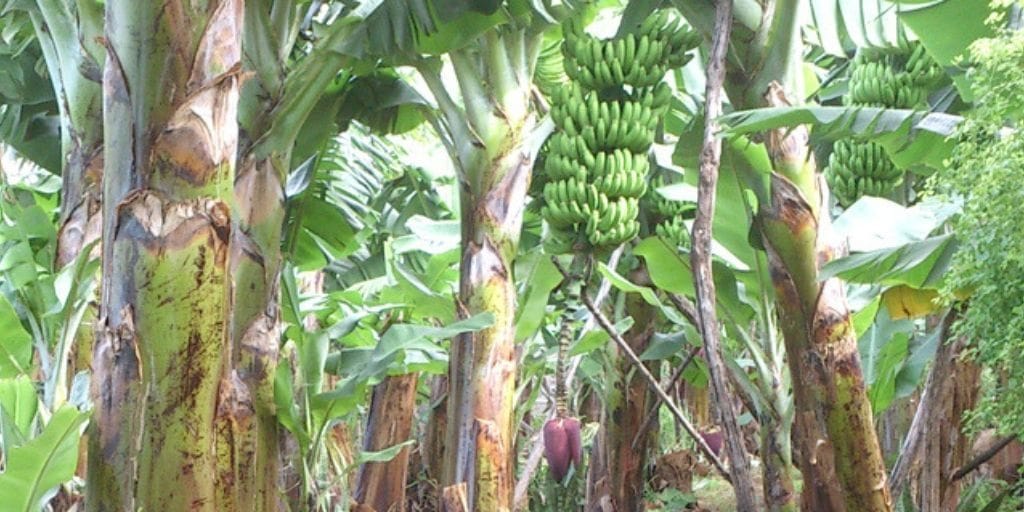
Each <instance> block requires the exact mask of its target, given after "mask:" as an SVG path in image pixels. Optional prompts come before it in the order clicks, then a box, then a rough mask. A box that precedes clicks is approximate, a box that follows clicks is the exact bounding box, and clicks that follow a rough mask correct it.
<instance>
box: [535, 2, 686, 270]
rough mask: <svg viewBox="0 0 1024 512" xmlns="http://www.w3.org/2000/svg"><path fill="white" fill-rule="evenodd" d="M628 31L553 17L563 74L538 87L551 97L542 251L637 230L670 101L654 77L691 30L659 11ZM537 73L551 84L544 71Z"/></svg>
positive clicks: (679, 60) (616, 241) (606, 241)
mask: <svg viewBox="0 0 1024 512" xmlns="http://www.w3.org/2000/svg"><path fill="white" fill-rule="evenodd" d="M634 29H635V30H633V31H632V32H631V33H629V34H626V35H624V36H622V37H618V38H614V39H598V38H596V37H593V36H591V35H589V34H587V33H586V31H585V30H584V29H583V27H582V26H581V25H580V24H579V23H577V22H576V21H572V20H570V21H568V22H566V23H565V24H564V25H563V30H562V33H563V35H564V41H563V42H562V43H561V46H560V53H561V61H562V65H563V68H564V76H565V77H567V78H568V80H567V81H562V82H558V83H557V87H545V88H547V89H550V93H548V92H545V91H542V92H545V94H546V95H548V96H549V97H550V98H551V110H550V112H551V119H552V120H553V121H554V123H555V133H554V134H553V135H552V136H551V137H550V138H549V139H548V140H547V142H546V143H545V145H544V148H543V150H542V162H543V163H542V164H540V165H541V167H540V169H541V173H542V176H541V181H543V187H542V188H543V191H542V192H541V195H542V197H543V206H542V208H541V215H542V216H543V217H544V219H545V220H546V221H547V223H548V226H549V228H550V231H551V235H550V238H551V242H550V243H549V244H548V246H547V248H548V250H551V251H555V252H562V251H570V250H578V249H580V248H590V249H597V250H603V249H608V248H613V247H615V246H618V245H620V244H622V243H624V242H627V241H629V240H630V239H632V238H634V237H635V236H637V234H639V232H640V222H638V220H637V217H638V216H639V215H640V200H641V198H642V197H644V195H645V194H646V193H647V190H648V183H647V175H648V173H649V172H650V168H651V165H650V160H649V159H648V151H649V150H650V147H651V144H652V143H653V142H654V137H655V132H656V131H657V129H658V124H659V123H660V122H661V119H662V118H663V117H664V116H665V114H666V113H667V112H668V109H669V108H670V107H671V103H672V99H673V92H672V88H671V87H670V86H669V85H668V84H666V83H664V82H663V79H664V77H665V73H667V72H668V70H669V69H672V68H677V67H680V66H682V65H684V64H686V62H688V61H689V60H690V58H692V56H691V55H690V54H691V53H692V52H690V50H692V49H693V48H696V47H697V45H699V44H700V41H701V36H700V35H699V34H697V33H696V32H694V31H693V30H691V29H690V28H689V27H687V26H685V25H684V24H683V23H682V22H681V21H679V20H674V19H672V18H671V17H670V16H669V15H668V13H667V12H666V11H658V12H657V13H655V14H654V15H652V16H650V17H648V18H647V19H646V20H644V21H643V22H642V23H640V24H639V25H638V26H636V27H634ZM545 66H547V65H546V64H545ZM544 73H545V77H546V78H545V80H546V81H548V82H556V80H555V78H556V77H555V73H553V72H552V70H550V69H545V70H544ZM556 89H557V90H556ZM538 187H540V185H538Z"/></svg>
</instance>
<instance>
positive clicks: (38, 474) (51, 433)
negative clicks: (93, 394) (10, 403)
mask: <svg viewBox="0 0 1024 512" xmlns="http://www.w3.org/2000/svg"><path fill="white" fill-rule="evenodd" d="M88 419H89V415H88V414H86V413H83V412H80V411H79V410H78V409H75V408H74V407H71V406H64V407H62V408H60V409H58V410H57V411H56V412H54V414H53V416H52V417H50V421H49V422H48V423H47V424H46V427H45V428H44V429H43V431H42V433H41V434H39V436H38V437H36V438H34V439H32V440H30V441H28V442H27V443H26V444H24V445H22V446H19V447H16V448H12V449H11V450H10V451H9V452H8V453H7V454H6V467H5V469H4V472H3V473H0V503H3V504H4V510H8V511H11V512H22V511H23V512H38V510H39V509H40V508H41V507H42V505H43V503H42V500H43V499H44V498H45V497H46V496H47V495H48V493H49V492H51V491H52V490H53V489H54V488H55V487H57V486H58V485H60V484H61V483H64V482H66V481H68V480H70V479H71V477H72V476H74V474H75V467H76V465H77V464H78V441H79V439H80V437H81V435H82V428H83V426H84V425H85V422H86V421H88Z"/></svg>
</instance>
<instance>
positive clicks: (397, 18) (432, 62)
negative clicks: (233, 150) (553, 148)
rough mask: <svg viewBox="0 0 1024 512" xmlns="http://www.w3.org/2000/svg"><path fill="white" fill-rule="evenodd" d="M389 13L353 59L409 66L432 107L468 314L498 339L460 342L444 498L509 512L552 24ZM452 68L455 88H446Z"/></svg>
mask: <svg viewBox="0 0 1024 512" xmlns="http://www.w3.org/2000/svg"><path fill="white" fill-rule="evenodd" d="M387 5H388V7H389V8H385V9H381V10H379V11H378V12H376V13H374V15H372V16H370V17H369V18H368V20H367V23H366V24H365V25H363V27H362V28H361V30H364V31H365V36H366V37H365V38H363V39H361V40H359V41H358V42H357V43H356V44H353V45H352V46H351V47H350V48H349V50H350V51H351V52H352V53H353V54H356V55H359V56H377V57H381V58H384V59H387V60H388V61H389V62H391V63H404V64H411V65H412V66H414V67H415V69H416V70H417V72H418V74H419V75H420V77H421V78H422V79H423V81H424V82H425V84H426V86H427V88H428V89H429V91H430V93H431V95H432V96H433V100H434V102H436V104H437V110H436V114H435V115H434V117H433V119H432V120H431V124H432V125H433V126H434V127H435V129H436V131H437V132H438V135H439V137H440V138H441V140H442V141H443V143H444V146H445V148H446V150H447V152H448V154H449V157H450V158H451V160H452V162H453V164H454V166H455V169H456V174H457V180H458V190H459V195H460V205H461V212H460V219H461V239H462V241H463V245H462V253H461V261H460V275H461V277H460V286H459V314H460V316H470V315H475V314H480V313H490V314H491V315H493V317H494V324H493V325H492V326H491V327H489V328H487V329H484V330H482V331H479V332H476V333H473V334H471V335H470V334H467V335H463V336H460V337H458V338H456V339H455V340H453V342H452V347H451V365H450V370H449V378H448V394H447V409H448V410H447V412H446V415H447V434H446V436H445V442H444V446H443V448H442V450H443V451H442V453H443V459H442V460H444V461H445V468H444V474H443V477H442V479H441V480H442V486H443V487H444V488H445V492H447V493H448V494H449V495H450V496H458V495H459V494H461V496H462V499H463V500H465V503H467V504H468V506H469V507H470V508H471V509H475V510H496V511H504V510H511V508H512V499H513V496H512V495H513V480H514V471H513V468H514V465H513V464H514V451H513V449H514V444H515V443H514V437H515V428H514V425H513V418H514V417H515V414H514V402H513V397H514V393H515V387H514V383H515V376H516V364H515V317H516V312H515V296H516V289H515V283H514V281H513V278H512V269H513V263H514V258H515V255H516V252H517V249H518V245H519V236H520V231H521V227H522V221H523V211H524V205H525V201H526V193H527V189H528V186H529V180H530V173H531V169H532V167H533V165H532V162H533V158H534V157H535V155H536V153H537V150H538V149H539V146H540V144H541V143H542V142H543V140H544V138H545V137H546V135H547V133H549V131H550V124H548V123H542V122H539V119H538V115H537V111H536V106H535V104H534V103H533V102H532V101H531V93H532V77H533V71H534V67H535V65H536V59H537V53H538V52H539V49H540V41H541V35H542V32H543V29H544V28H545V27H546V26H547V24H548V22H546V21H544V18H543V17H542V16H541V13H539V12H538V11H535V10H534V8H533V7H531V6H528V5H527V4H526V3H525V2H485V3H474V4H466V3H464V2H440V3H438V5H435V6H434V12H436V13H437V14H436V15H434V14H430V11H429V10H416V9H412V8H411V7H414V6H416V5H419V2H412V4H411V5H405V3H404V2H399V1H396V0H390V1H389V2H387ZM403 7H407V8H409V9H408V10H406V9H403ZM410 11H411V12H410ZM442 55H444V56H446V57H447V59H442V58H441V57H440V56H442ZM446 64H447V65H450V66H451V68H450V69H451V70H452V72H453V74H454V76H455V84H457V85H455V84H449V83H446V82H445V81H444V80H443V79H442V70H443V69H445V68H446ZM456 98H461V101H457V100H456ZM453 493H454V494H453Z"/></svg>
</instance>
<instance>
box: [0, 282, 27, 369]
mask: <svg viewBox="0 0 1024 512" xmlns="http://www.w3.org/2000/svg"><path fill="white" fill-rule="evenodd" d="M31 359H32V336H30V335H29V333H28V332H26V331H25V329H24V328H22V326H21V321H20V320H19V319H18V314H17V313H15V311H14V307H13V306H11V303H10V302H7V298H6V297H4V296H3V295H0V378H4V377H14V376H17V375H27V374H28V371H29V370H31V364H30V363H31Z"/></svg>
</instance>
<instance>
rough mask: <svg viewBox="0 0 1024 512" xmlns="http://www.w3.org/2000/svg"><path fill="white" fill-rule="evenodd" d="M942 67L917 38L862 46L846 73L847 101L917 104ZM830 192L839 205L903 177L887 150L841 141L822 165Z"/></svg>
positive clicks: (883, 191)
mask: <svg viewBox="0 0 1024 512" xmlns="http://www.w3.org/2000/svg"><path fill="white" fill-rule="evenodd" d="M943 76H944V72H943V70H942V67H941V66H939V64H938V63H937V62H935V60H934V59H932V57H931V56H930V55H928V53H927V52H926V51H925V48H924V46H923V45H922V44H921V43H920V42H918V41H913V42H911V41H906V40H902V41H901V44H900V45H899V47H897V48H886V49H877V48H864V49H861V50H859V51H858V52H857V56H856V57H854V59H853V65H852V68H851V72H850V81H849V92H848V93H847V95H846V97H845V98H844V102H845V103H846V104H847V105H852V106H866V107H882V108H899V109H920V108H927V105H928V103H927V102H928V95H929V93H930V92H931V90H932V89H933V88H935V86H936V85H938V83H939V81H941V80H942V78H943ZM825 178H826V179H827V180H828V183H829V186H830V187H831V189H832V193H833V194H834V195H835V196H836V198H837V199H838V200H839V203H840V204H842V205H843V206H848V205H850V204H852V203H853V202H854V201H856V200H857V199H859V198H861V197H862V196H865V195H869V196H886V195H889V194H890V193H891V192H892V191H893V190H894V189H895V188H896V187H897V186H898V185H899V184H900V182H901V181H902V180H903V172H902V171H901V170H900V169H899V168H897V167H896V165H895V164H894V163H893V162H892V160H891V159H890V158H889V156H888V155H887V154H886V152H885V150H884V149H883V148H882V147H881V146H880V145H878V144H876V143H873V142H856V141H849V140H846V141H839V142H837V143H836V145H835V146H834V148H833V153H832V156H831V157H830V158H829V164H828V167H826V168H825Z"/></svg>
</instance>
